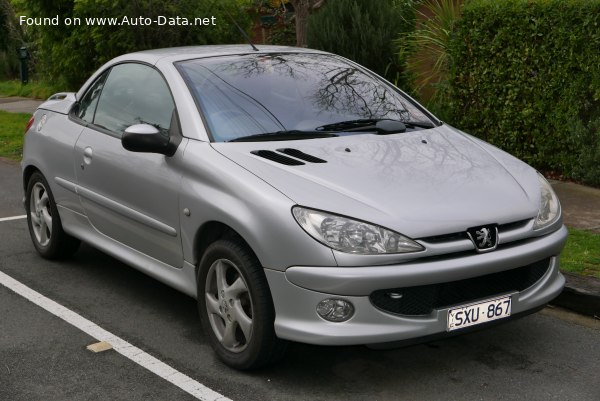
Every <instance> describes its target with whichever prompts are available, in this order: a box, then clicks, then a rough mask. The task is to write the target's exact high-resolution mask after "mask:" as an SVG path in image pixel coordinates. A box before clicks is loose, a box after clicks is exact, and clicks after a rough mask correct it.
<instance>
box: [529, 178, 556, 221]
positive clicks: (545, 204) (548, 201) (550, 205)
mask: <svg viewBox="0 0 600 401" xmlns="http://www.w3.org/2000/svg"><path fill="white" fill-rule="evenodd" d="M538 179H539V181H540V191H541V195H540V210H539V211H538V215H537V217H536V219H535V223H534V224H533V229H534V230H537V229H539V228H543V227H546V226H549V225H550V224H552V223H554V222H555V221H556V220H557V219H558V218H559V216H560V203H559V202H558V198H557V197H556V194H555V193H554V190H553V189H552V187H551V186H550V184H549V183H548V181H546V179H545V178H544V176H543V175H541V174H540V173H538Z"/></svg>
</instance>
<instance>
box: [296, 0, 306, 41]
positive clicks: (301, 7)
mask: <svg viewBox="0 0 600 401" xmlns="http://www.w3.org/2000/svg"><path fill="white" fill-rule="evenodd" d="M308 2H309V0H300V1H297V2H296V3H298V8H296V7H294V11H295V14H296V17H295V18H296V46H298V47H306V41H307V36H308V35H307V33H308V14H309V8H308V7H309V4H308Z"/></svg>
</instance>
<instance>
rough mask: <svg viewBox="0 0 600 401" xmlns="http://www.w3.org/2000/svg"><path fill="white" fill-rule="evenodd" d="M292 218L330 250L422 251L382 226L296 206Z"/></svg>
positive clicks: (416, 245)
mask: <svg viewBox="0 0 600 401" xmlns="http://www.w3.org/2000/svg"><path fill="white" fill-rule="evenodd" d="M292 213H293V215H294V218H295V219H296V221H297V222H298V224H300V226H301V227H302V228H303V229H304V230H305V231H306V232H307V233H308V234H310V236H311V237H313V238H314V239H316V240H317V241H319V242H321V243H323V244H325V245H327V246H328V247H330V248H333V249H336V250H338V251H342V252H348V253H357V254H363V255H375V254H382V253H405V252H419V251H423V250H424V249H425V248H423V247H422V246H421V245H420V244H418V243H416V242H415V241H413V240H411V239H410V238H407V237H405V236H404V235H402V234H398V233H395V232H393V231H390V230H388V229H385V228H383V227H379V226H376V225H374V224H369V223H364V222H362V221H358V220H353V219H349V218H347V217H343V216H337V215H335V214H330V213H326V212H321V211H319V210H312V209H306V208H303V207H300V206H295V207H294V208H293V209H292Z"/></svg>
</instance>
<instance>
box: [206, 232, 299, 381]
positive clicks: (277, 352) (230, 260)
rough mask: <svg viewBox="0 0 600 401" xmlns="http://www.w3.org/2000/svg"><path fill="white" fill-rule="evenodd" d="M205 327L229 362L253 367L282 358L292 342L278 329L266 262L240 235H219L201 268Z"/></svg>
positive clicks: (224, 359) (236, 365)
mask: <svg viewBox="0 0 600 401" xmlns="http://www.w3.org/2000/svg"><path fill="white" fill-rule="evenodd" d="M197 283H198V311H199V313H200V318H201V321H202V328H203V330H204V333H205V334H206V336H207V337H208V339H209V341H210V344H211V346H212V347H213V349H214V351H215V352H216V354H217V355H218V357H219V358H220V359H221V360H222V361H223V362H224V363H225V364H226V365H228V366H230V367H232V368H235V369H240V370H249V369H256V368H259V367H261V366H265V365H268V364H271V363H274V362H275V361H277V360H279V359H281V358H282V357H283V355H284V353H285V349H286V345H287V343H286V342H285V341H283V340H280V339H279V338H277V336H276V335H275V329H274V326H273V323H274V321H275V310H274V307H273V301H272V299H271V292H270V291H269V287H268V284H267V279H266V277H265V274H264V271H263V268H262V266H261V265H260V263H259V261H258V259H257V258H256V256H255V255H254V253H253V252H252V251H251V250H250V249H249V248H248V246H247V245H246V244H244V243H243V242H242V241H241V240H240V239H226V240H225V239H224V240H218V241H216V242H214V243H213V244H211V245H210V246H209V247H208V248H207V249H206V252H205V253H204V256H203V257H202V260H201V262H200V266H199V269H198V280H197Z"/></svg>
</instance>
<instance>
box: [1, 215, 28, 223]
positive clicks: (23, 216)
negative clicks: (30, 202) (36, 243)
mask: <svg viewBox="0 0 600 401" xmlns="http://www.w3.org/2000/svg"><path fill="white" fill-rule="evenodd" d="M26 218H27V215H26V214H23V215H21V216H12V217H0V222H2V221H10V220H21V219H26Z"/></svg>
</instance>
